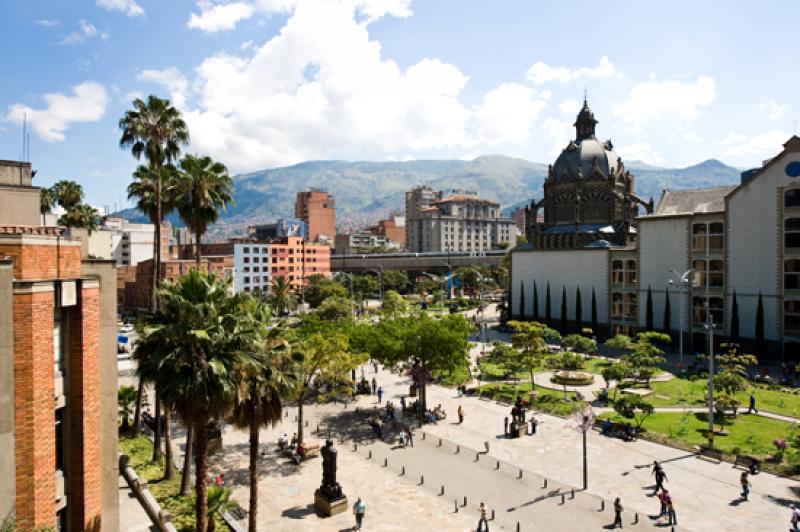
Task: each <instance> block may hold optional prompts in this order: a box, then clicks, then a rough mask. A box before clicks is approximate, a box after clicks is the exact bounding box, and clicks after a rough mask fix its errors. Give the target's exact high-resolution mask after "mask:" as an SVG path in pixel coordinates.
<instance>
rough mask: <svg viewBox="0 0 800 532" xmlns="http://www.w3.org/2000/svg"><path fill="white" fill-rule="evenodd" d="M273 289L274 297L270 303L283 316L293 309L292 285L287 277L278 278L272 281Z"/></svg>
mask: <svg viewBox="0 0 800 532" xmlns="http://www.w3.org/2000/svg"><path fill="white" fill-rule="evenodd" d="M270 288H271V289H272V297H271V298H270V301H271V302H272V306H274V307H275V308H276V309H277V311H278V314H279V315H283V314H285V313H286V312H288V311H289V310H290V309H291V306H292V285H291V284H289V280H288V279H287V278H286V276H285V275H280V276H276V277H275V278H274V279H272V284H271V286H270Z"/></svg>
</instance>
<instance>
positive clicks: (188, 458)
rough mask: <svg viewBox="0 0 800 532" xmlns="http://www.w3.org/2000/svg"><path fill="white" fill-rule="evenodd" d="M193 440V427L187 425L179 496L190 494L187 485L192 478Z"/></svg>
mask: <svg viewBox="0 0 800 532" xmlns="http://www.w3.org/2000/svg"><path fill="white" fill-rule="evenodd" d="M193 438H194V425H193V424H192V423H189V426H188V427H186V452H185V453H184V455H183V472H182V473H181V495H186V496H189V495H190V494H191V493H192V487H191V485H190V484H189V479H190V478H191V476H192V446H193V441H192V439H193Z"/></svg>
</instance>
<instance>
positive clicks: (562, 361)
mask: <svg viewBox="0 0 800 532" xmlns="http://www.w3.org/2000/svg"><path fill="white" fill-rule="evenodd" d="M545 365H546V366H547V367H548V368H549V369H551V370H553V371H576V370H579V369H583V367H584V366H585V365H586V360H585V359H584V358H583V357H582V356H581V355H578V354H576V353H568V352H564V353H554V354H552V355H550V356H548V357H547V358H546V359H545ZM562 386H563V388H564V397H565V398H566V397H567V382H566V380H564V381H562Z"/></svg>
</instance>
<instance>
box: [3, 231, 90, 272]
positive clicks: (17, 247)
mask: <svg viewBox="0 0 800 532" xmlns="http://www.w3.org/2000/svg"><path fill="white" fill-rule="evenodd" d="M21 244H22V241H21V240H20V241H19V243H16V242H15V243H0V257H4V256H9V257H11V259H12V260H13V261H14V278H15V279H19V280H26V279H52V278H55V277H61V278H70V277H73V278H74V277H80V275H81V248H80V245H73V244H72V242H68V241H67V242H65V243H64V244H63V245H59V246H56V245H54V244H44V245H33V244H25V245H21ZM78 244H79V243H78Z"/></svg>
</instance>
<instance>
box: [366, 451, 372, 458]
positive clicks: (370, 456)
mask: <svg viewBox="0 0 800 532" xmlns="http://www.w3.org/2000/svg"><path fill="white" fill-rule="evenodd" d="M367 460H372V451H370V452H369V454H368V455H367Z"/></svg>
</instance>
